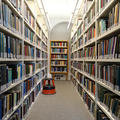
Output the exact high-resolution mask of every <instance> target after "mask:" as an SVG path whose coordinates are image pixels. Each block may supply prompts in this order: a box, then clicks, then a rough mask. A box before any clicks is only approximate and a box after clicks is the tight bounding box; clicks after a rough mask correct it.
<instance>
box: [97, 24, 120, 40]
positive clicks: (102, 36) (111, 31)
mask: <svg viewBox="0 0 120 120" xmlns="http://www.w3.org/2000/svg"><path fill="white" fill-rule="evenodd" d="M119 30H120V24H119V25H115V26H113V27H111V28H109V29H108V30H107V31H105V32H104V33H102V35H100V36H99V37H97V39H96V40H97V41H98V40H101V39H103V38H105V37H108V36H109V35H111V34H113V33H115V32H118V31H119Z"/></svg>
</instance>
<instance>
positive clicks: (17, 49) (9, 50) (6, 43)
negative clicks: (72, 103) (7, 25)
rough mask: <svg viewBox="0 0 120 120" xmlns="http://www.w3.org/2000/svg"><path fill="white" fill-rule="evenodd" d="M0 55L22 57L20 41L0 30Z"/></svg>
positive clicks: (2, 56) (3, 56)
mask: <svg viewBox="0 0 120 120" xmlns="http://www.w3.org/2000/svg"><path fill="white" fill-rule="evenodd" d="M0 57H1V58H11V59H12V58H16V59H20V58H22V41H21V40H19V39H15V38H13V37H11V36H9V35H6V34H4V33H2V32H0Z"/></svg>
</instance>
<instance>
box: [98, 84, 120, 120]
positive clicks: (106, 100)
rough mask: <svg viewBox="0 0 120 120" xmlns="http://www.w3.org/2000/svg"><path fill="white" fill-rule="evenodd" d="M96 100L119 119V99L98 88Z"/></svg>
mask: <svg viewBox="0 0 120 120" xmlns="http://www.w3.org/2000/svg"><path fill="white" fill-rule="evenodd" d="M98 98H99V101H100V102H101V104H102V105H103V106H104V107H105V108H106V109H107V110H108V111H110V113H112V115H113V116H115V117H116V120H117V119H119V118H120V97H119V96H117V95H116V94H114V93H112V92H111V91H108V90H107V89H105V88H103V87H101V86H99V87H98Z"/></svg>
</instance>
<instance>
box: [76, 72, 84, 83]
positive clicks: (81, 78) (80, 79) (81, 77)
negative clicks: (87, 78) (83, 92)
mask: <svg viewBox="0 0 120 120" xmlns="http://www.w3.org/2000/svg"><path fill="white" fill-rule="evenodd" d="M77 79H78V81H79V82H80V83H81V84H83V83H84V79H83V75H82V74H81V73H79V72H78V77H77Z"/></svg>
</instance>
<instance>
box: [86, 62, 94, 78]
mask: <svg viewBox="0 0 120 120" xmlns="http://www.w3.org/2000/svg"><path fill="white" fill-rule="evenodd" d="M84 71H85V72H86V73H88V74H90V75H91V76H93V77H95V63H85V64H84Z"/></svg>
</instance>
